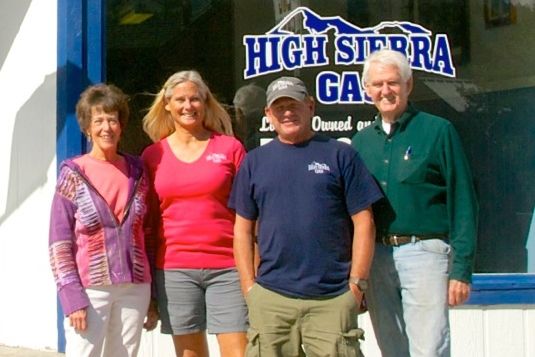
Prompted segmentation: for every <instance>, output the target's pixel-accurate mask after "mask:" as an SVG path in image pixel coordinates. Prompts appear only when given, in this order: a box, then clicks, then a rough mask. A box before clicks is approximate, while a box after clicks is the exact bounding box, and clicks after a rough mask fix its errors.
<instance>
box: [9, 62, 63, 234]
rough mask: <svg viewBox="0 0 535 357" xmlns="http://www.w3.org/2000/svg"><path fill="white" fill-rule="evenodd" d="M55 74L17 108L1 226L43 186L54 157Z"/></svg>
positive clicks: (50, 75)
mask: <svg viewBox="0 0 535 357" xmlns="http://www.w3.org/2000/svg"><path fill="white" fill-rule="evenodd" d="M55 93H56V74H55V73H53V74H49V75H47V76H46V77H45V80H44V82H43V84H41V85H40V86H39V87H38V88H37V90H36V91H35V92H34V93H33V94H32V96H31V97H30V99H29V100H28V101H27V102H26V103H24V105H23V106H22V107H21V108H20V110H19V111H18V113H17V116H16V118H15V125H14V128H13V136H12V140H11V161H10V165H9V183H8V187H7V190H8V191H7V201H6V206H5V212H4V214H3V215H2V216H0V224H2V223H3V222H4V221H5V220H6V219H7V218H8V217H9V216H10V215H11V214H12V213H13V212H14V211H15V210H16V209H17V208H18V207H19V206H20V205H22V203H23V202H24V201H25V200H26V199H27V198H28V197H29V196H30V195H31V194H32V193H33V192H34V191H35V190H36V189H38V188H39V187H41V186H43V185H44V184H45V183H46V182H47V171H48V168H49V167H50V164H51V162H52V160H53V159H54V157H55V155H56V144H55V141H56V111H55V109H56V108H55V106H54V105H53V103H54V102H55V98H56V97H55Z"/></svg>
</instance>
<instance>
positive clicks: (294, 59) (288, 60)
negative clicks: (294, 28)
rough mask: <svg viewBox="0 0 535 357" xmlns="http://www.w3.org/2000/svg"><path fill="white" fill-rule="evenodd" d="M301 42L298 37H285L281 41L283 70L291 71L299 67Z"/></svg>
mask: <svg viewBox="0 0 535 357" xmlns="http://www.w3.org/2000/svg"><path fill="white" fill-rule="evenodd" d="M300 47H301V42H300V41H299V36H287V37H285V38H284V40H283V41H282V46H281V55H282V63H283V64H284V68H285V69H287V70H292V69H295V68H299V67H301V55H302V53H303V50H301V48H300Z"/></svg>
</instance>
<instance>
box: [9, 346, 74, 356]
mask: <svg viewBox="0 0 535 357" xmlns="http://www.w3.org/2000/svg"><path fill="white" fill-rule="evenodd" d="M0 357H65V354H63V353H58V352H55V351H39V350H30V349H28V348H22V347H7V346H1V345H0Z"/></svg>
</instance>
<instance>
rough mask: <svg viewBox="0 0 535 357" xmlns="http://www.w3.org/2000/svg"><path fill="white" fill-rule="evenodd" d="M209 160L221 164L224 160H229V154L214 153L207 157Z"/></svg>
mask: <svg viewBox="0 0 535 357" xmlns="http://www.w3.org/2000/svg"><path fill="white" fill-rule="evenodd" d="M206 160H207V161H212V162H213V163H214V164H220V163H222V162H223V161H225V160H227V155H225V154H218V153H212V154H210V155H208V156H207V157H206Z"/></svg>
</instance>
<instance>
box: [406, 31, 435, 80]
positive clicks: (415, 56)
mask: <svg viewBox="0 0 535 357" xmlns="http://www.w3.org/2000/svg"><path fill="white" fill-rule="evenodd" d="M411 42H412V62H411V65H412V68H415V69H423V70H424V71H431V70H432V69H433V65H432V64H431V59H430V57H431V39H430V38H429V37H427V36H413V37H411ZM422 61H423V62H422Z"/></svg>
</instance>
